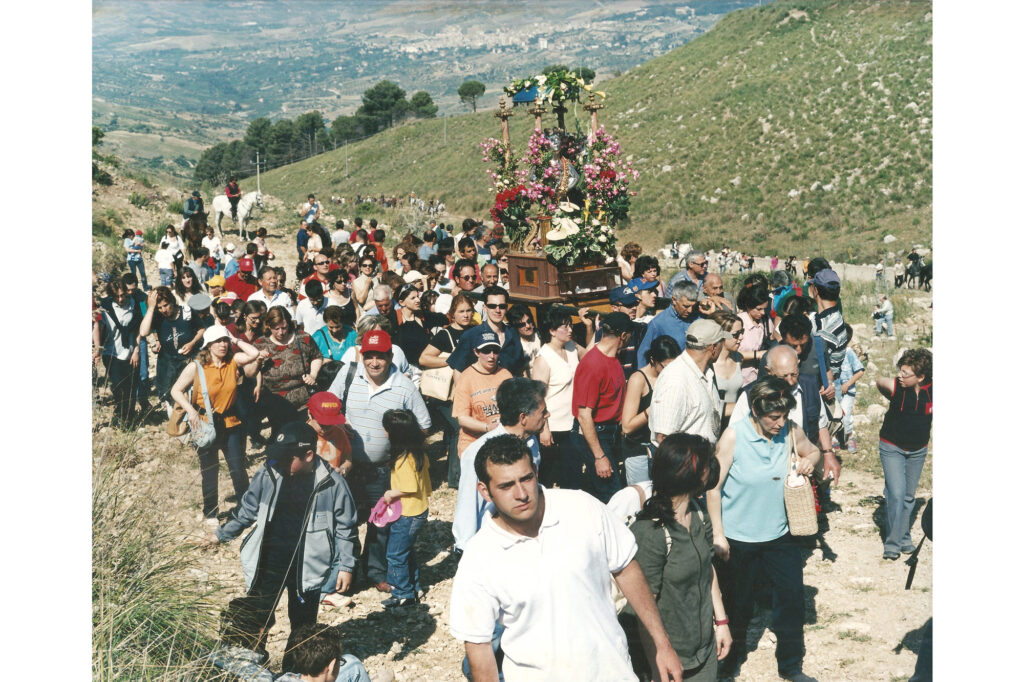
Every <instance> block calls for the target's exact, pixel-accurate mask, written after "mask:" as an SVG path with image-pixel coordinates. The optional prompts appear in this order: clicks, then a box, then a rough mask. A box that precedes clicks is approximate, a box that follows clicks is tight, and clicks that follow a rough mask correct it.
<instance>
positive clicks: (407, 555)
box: [382, 410, 431, 609]
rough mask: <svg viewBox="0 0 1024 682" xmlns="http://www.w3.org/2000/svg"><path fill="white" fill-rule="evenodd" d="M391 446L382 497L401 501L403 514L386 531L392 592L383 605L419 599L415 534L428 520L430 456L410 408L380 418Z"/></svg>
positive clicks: (395, 604) (390, 501) (418, 572)
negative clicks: (388, 477) (387, 482)
mask: <svg viewBox="0 0 1024 682" xmlns="http://www.w3.org/2000/svg"><path fill="white" fill-rule="evenodd" d="M382 422H383V426H384V430H385V431H387V434H388V440H389V442H390V448H391V488H390V489H389V490H386V491H385V492H384V501H385V502H386V503H387V504H392V503H393V502H395V500H401V501H402V516H401V517H400V518H399V519H398V520H397V521H395V522H394V523H393V524H391V528H390V530H389V532H388V551H387V560H388V580H387V581H388V584H389V585H391V596H390V597H389V598H388V599H385V600H384V608H386V609H389V608H393V607H395V606H405V605H407V604H414V603H416V602H418V601H419V594H420V592H421V591H422V590H421V588H420V568H419V565H418V564H417V563H416V536H417V535H418V534H419V532H420V530H421V529H422V528H423V526H424V525H426V523H427V500H428V499H429V497H430V492H431V489H430V460H428V459H427V451H426V437H425V436H424V435H423V430H422V429H420V425H419V422H418V421H417V420H416V415H414V414H413V413H412V412H411V411H410V410H388V411H387V412H385V413H384V418H383V420H382Z"/></svg>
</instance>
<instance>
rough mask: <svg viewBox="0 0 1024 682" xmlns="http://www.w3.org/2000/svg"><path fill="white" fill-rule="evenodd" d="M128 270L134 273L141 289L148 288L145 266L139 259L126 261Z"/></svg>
mask: <svg viewBox="0 0 1024 682" xmlns="http://www.w3.org/2000/svg"><path fill="white" fill-rule="evenodd" d="M128 270H129V271H130V272H134V273H135V277H136V278H137V279H138V280H139V286H141V287H142V289H143V290H146V289H149V282H147V281H146V268H145V266H144V265H143V264H142V260H141V259H140V260H130V261H128Z"/></svg>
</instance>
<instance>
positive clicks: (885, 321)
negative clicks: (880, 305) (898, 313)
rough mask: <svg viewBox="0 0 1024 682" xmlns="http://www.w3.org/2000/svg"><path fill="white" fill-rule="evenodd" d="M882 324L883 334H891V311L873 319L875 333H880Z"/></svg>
mask: <svg viewBox="0 0 1024 682" xmlns="http://www.w3.org/2000/svg"><path fill="white" fill-rule="evenodd" d="M883 326H884V327H885V335H886V336H892V313H886V314H885V315H883V316H882V317H879V318H877V319H876V320H875V334H881V333H882V327H883Z"/></svg>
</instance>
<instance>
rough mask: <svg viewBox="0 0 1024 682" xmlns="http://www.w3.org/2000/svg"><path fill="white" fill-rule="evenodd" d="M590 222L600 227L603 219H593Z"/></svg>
mask: <svg viewBox="0 0 1024 682" xmlns="http://www.w3.org/2000/svg"><path fill="white" fill-rule="evenodd" d="M590 224H591V225H593V226H594V227H598V226H599V225H600V224H601V221H600V220H591V221H590Z"/></svg>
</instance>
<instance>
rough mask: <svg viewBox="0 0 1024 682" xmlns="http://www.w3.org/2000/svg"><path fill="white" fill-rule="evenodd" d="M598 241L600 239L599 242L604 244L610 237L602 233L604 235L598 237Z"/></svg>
mask: <svg viewBox="0 0 1024 682" xmlns="http://www.w3.org/2000/svg"><path fill="white" fill-rule="evenodd" d="M597 241H599V242H601V243H602V244H604V243H605V242H606V241H608V237H605V236H604V235H603V234H602V235H601V236H600V237H598V238H597Z"/></svg>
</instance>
